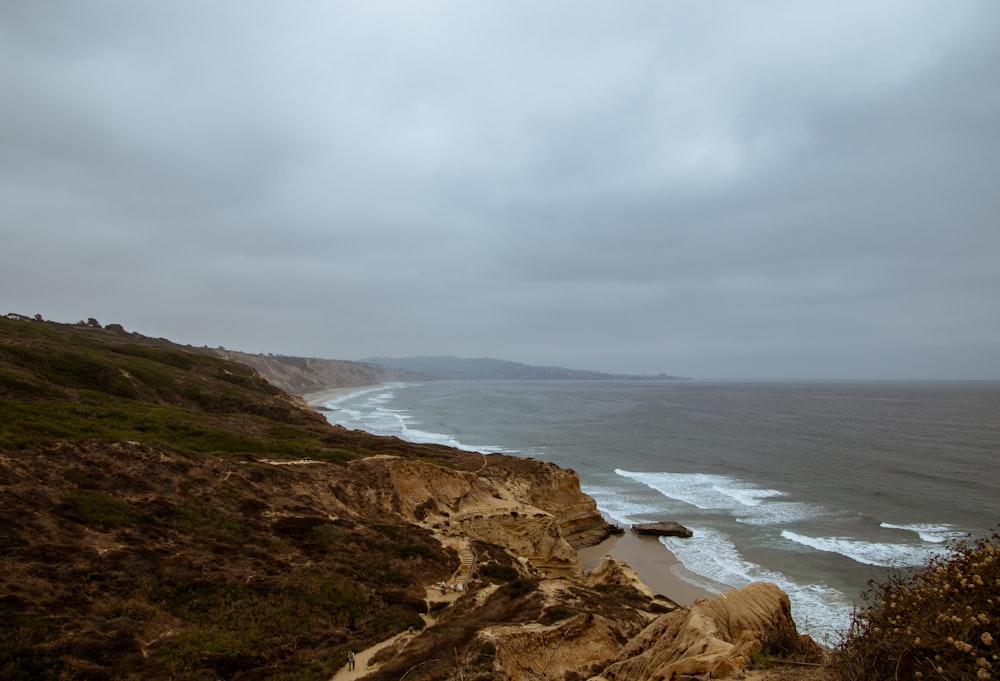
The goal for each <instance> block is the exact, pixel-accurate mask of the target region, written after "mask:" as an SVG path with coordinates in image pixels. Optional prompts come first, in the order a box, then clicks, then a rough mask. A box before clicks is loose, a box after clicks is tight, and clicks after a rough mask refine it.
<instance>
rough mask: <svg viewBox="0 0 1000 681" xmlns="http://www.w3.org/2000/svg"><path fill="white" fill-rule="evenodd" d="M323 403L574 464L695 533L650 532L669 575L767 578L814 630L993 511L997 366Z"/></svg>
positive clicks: (496, 389)
mask: <svg viewBox="0 0 1000 681" xmlns="http://www.w3.org/2000/svg"><path fill="white" fill-rule="evenodd" d="M326 406H327V407H329V408H330V409H331V410H333V411H330V412H326V415H327V418H328V419H329V420H330V421H331V422H332V423H337V424H341V425H344V426H346V427H348V428H356V429H361V430H365V431H368V432H371V433H375V434H380V435H395V436H397V437H400V438H403V439H406V440H410V441H414V442H434V443H441V444H446V445H451V446H453V447H458V448H462V449H468V450H475V451H484V452H502V453H506V454H513V455H518V456H531V457H535V458H538V459H543V460H546V461H551V462H553V463H556V464H558V465H560V466H562V467H565V468H571V469H573V470H575V471H576V472H577V473H578V474H579V476H580V481H581V485H582V488H583V491H584V492H586V493H587V494H589V495H591V496H592V497H593V498H594V499H595V500H596V501H597V505H598V507H599V508H600V510H601V511H602V513H603V514H604V515H605V517H606V518H607V519H608V520H609V521H611V522H614V523H617V524H619V525H621V526H623V527H626V528H627V527H628V526H629V525H631V524H633V523H641V522H652V521H657V520H675V521H678V522H680V523H682V524H683V525H685V526H687V527H688V528H690V529H691V530H692V531H693V532H694V537H692V538H690V539H677V538H665V539H663V540H661V541H662V542H663V543H664V545H665V546H666V547H667V548H669V550H670V551H672V552H673V553H674V554H675V555H676V557H677V558H678V559H679V561H680V565H679V566H678V570H679V572H678V574H677V576H678V577H680V578H681V579H684V580H685V581H688V582H690V583H692V584H695V585H697V586H700V587H702V588H705V589H707V590H709V591H712V592H716V593H718V592H720V591H722V590H724V589H725V588H729V587H736V586H741V585H744V584H747V583H749V582H752V581H761V580H763V581H770V582H774V583H776V584H777V585H778V586H780V587H781V588H782V589H784V590H785V591H786V592H787V593H788V595H789V597H790V599H791V601H792V612H793V616H794V617H795V620H796V622H797V624H798V625H799V629H800V631H803V632H806V633H809V634H811V635H813V636H814V637H815V638H817V639H818V640H820V641H822V642H825V643H827V644H835V643H836V642H837V641H838V640H840V638H841V637H842V634H843V632H844V631H846V629H847V627H848V625H849V622H850V617H851V613H852V610H853V608H854V607H855V605H856V604H863V600H862V593H863V591H865V589H866V588H867V583H868V581H869V580H870V579H881V578H882V576H884V574H885V573H886V570H888V569H893V568H906V567H909V566H914V565H922V564H924V563H925V562H926V561H927V560H928V559H929V558H930V557H931V556H933V555H935V554H937V553H940V552H942V551H943V550H945V549H946V547H947V545H948V543H949V542H950V541H954V540H960V539H962V538H963V537H966V536H967V535H972V536H973V538H978V537H980V536H985V535H987V534H989V533H990V532H991V531H993V530H994V529H996V527H997V524H998V522H1000V470H998V464H1000V383H996V382H981V383H980V382H967V383H951V382H882V381H871V382H861V381H858V382H710V381H435V382H426V383H397V384H388V385H382V386H376V387H369V388H361V389H358V390H357V391H351V392H349V393H344V394H341V395H339V396H337V397H336V398H335V399H332V400H330V401H329V402H327V403H326ZM668 595H669V594H668Z"/></svg>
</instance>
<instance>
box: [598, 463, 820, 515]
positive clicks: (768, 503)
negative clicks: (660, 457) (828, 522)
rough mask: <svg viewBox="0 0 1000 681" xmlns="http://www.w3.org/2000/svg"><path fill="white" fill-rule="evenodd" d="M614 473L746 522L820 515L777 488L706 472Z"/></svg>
mask: <svg viewBox="0 0 1000 681" xmlns="http://www.w3.org/2000/svg"><path fill="white" fill-rule="evenodd" d="M615 473H617V474H618V475H620V476H622V477H625V478H629V479H631V480H635V481H636V482H640V483H642V484H644V485H646V486H647V487H649V488H650V489H654V490H656V491H657V492H659V493H660V494H662V495H663V496H665V497H668V498H670V499H675V500H677V501H681V502H683V503H685V504H690V505H691V506H694V507H696V508H698V509H701V510H703V511H722V512H726V513H729V514H731V515H733V516H734V517H735V518H736V519H737V520H738V521H739V522H742V523H747V524H750V525H775V524H780V523H789V522H796V521H799V520H806V519H809V518H814V517H817V516H819V515H823V514H825V513H826V511H825V510H824V509H823V508H821V507H819V506H816V505H814V504H808V503H804V502H798V501H782V500H781V498H782V497H784V496H787V495H786V494H785V493H784V492H782V491H781V490H776V489H767V488H763V487H759V486H757V485H755V484H753V483H752V482H748V481H745V480H740V479H739V478H734V477H730V476H726V475H716V474H709V473H663V472H652V473H650V472H635V471H626V470H622V469H620V468H619V469H615Z"/></svg>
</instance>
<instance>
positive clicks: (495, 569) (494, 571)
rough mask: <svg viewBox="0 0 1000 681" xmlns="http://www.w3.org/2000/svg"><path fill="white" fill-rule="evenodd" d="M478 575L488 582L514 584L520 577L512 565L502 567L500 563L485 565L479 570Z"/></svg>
mask: <svg viewBox="0 0 1000 681" xmlns="http://www.w3.org/2000/svg"><path fill="white" fill-rule="evenodd" d="M477 574H478V575H479V576H480V577H481V578H483V579H486V580H488V581H491V582H494V583H497V582H512V581H514V580H515V579H517V577H518V572H517V570H515V569H514V568H513V567H511V566H510V565H500V564H499V563H485V564H483V565H480V566H479V567H478V568H477Z"/></svg>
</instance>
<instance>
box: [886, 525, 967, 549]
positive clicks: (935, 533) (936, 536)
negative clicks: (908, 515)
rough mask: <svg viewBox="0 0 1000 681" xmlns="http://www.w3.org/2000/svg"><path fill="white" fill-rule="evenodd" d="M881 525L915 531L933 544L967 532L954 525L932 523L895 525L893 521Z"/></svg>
mask: <svg viewBox="0 0 1000 681" xmlns="http://www.w3.org/2000/svg"><path fill="white" fill-rule="evenodd" d="M880 527H884V528H886V529H889V530H905V531H907V532H915V533H916V534H917V536H918V537H920V538H921V539H923V540H924V541H925V542H930V543H931V544H943V543H944V542H947V541H953V540H955V539H960V538H961V537H964V536H965V533H964V532H962V531H960V530H958V529H956V528H955V526H954V525H932V524H930V523H913V524H911V525H893V524H892V523H882V524H881V525H880Z"/></svg>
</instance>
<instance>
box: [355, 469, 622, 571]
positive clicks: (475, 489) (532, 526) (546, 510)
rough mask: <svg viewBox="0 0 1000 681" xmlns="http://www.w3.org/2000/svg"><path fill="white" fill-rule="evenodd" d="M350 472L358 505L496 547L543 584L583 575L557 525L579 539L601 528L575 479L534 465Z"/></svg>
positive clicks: (557, 470)
mask: <svg viewBox="0 0 1000 681" xmlns="http://www.w3.org/2000/svg"><path fill="white" fill-rule="evenodd" d="M350 468H351V470H352V472H353V473H352V475H351V477H352V478H353V479H355V480H357V481H358V485H357V488H356V489H355V491H354V492H353V494H354V495H356V497H355V498H357V499H358V501H359V503H363V504H365V505H366V506H367V507H369V508H371V507H372V506H375V507H381V508H383V509H384V510H385V511H386V512H390V513H398V514H400V515H402V516H403V517H404V518H406V519H408V520H410V521H411V522H415V523H418V524H420V525H423V526H425V527H428V528H432V529H434V530H435V531H437V532H439V533H440V534H441V535H443V536H448V535H461V536H464V537H468V538H472V539H478V540H481V541H484V542H487V543H489V544H495V545H497V546H502V547H504V548H505V549H507V550H508V551H509V552H510V553H512V554H513V555H515V556H518V557H520V558H523V559H525V560H527V561H529V562H530V563H531V565H532V566H533V567H534V568H536V569H538V570H540V571H541V573H542V574H545V575H549V576H569V577H579V576H580V575H581V574H582V569H581V567H580V561H579V558H578V556H577V554H576V551H575V550H574V548H573V547H572V546H571V545H570V543H569V541H568V540H567V539H566V536H565V535H564V533H563V529H562V528H563V524H565V525H566V526H567V527H569V528H570V531H571V532H572V533H574V534H573V535H572V536H574V537H576V538H579V537H580V536H581V535H580V531H579V529H578V528H580V527H588V528H589V527H590V526H593V525H595V524H596V523H598V522H600V523H604V521H603V518H601V516H600V514H599V513H598V512H597V507H596V505H594V502H593V500H592V499H590V497H587V496H585V495H584V494H583V493H582V492H580V483H579V479H578V478H577V477H576V474H575V473H572V472H569V471H564V470H562V469H559V468H557V467H556V466H554V465H553V464H548V463H545V462H542V461H537V460H535V459H514V457H508V456H504V455H499V454H496V455H488V456H484V464H483V466H482V468H481V469H480V471H479V472H476V473H473V472H468V471H459V470H453V469H451V468H446V467H444V466H439V465H435V464H429V463H424V462H422V461H417V460H414V459H405V458H402V457H393V456H375V457H368V458H366V459H361V460H358V461H354V462H352V463H351V464H350ZM486 471H488V472H489V473H488V474H487V473H485V472H486ZM536 503H538V504H541V503H544V506H541V505H536ZM595 515H596V516H597V519H595V518H594V517H593V516H595Z"/></svg>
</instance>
